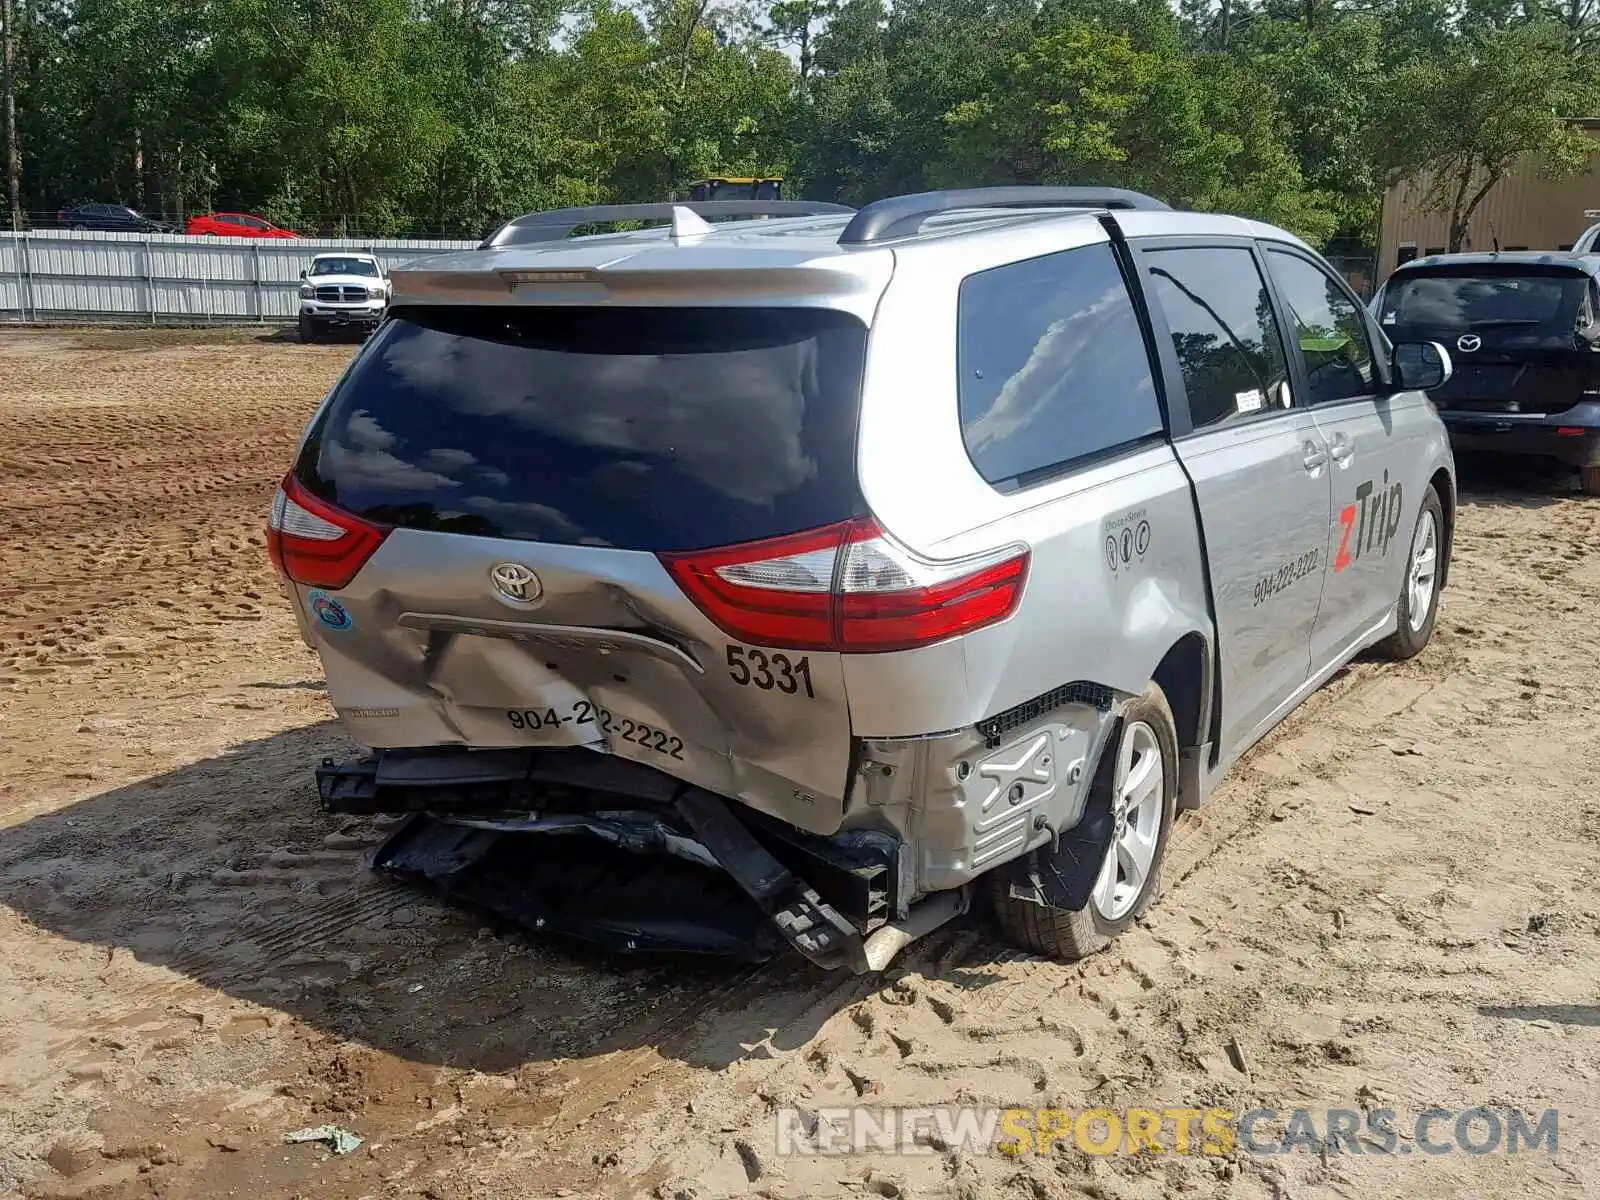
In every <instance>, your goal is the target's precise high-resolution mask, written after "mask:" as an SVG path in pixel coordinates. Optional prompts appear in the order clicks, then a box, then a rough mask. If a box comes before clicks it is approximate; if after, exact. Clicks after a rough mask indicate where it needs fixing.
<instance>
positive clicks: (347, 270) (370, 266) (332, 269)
mask: <svg viewBox="0 0 1600 1200" xmlns="http://www.w3.org/2000/svg"><path fill="white" fill-rule="evenodd" d="M310 273H311V274H313V275H365V276H367V277H368V278H371V279H377V278H378V266H377V264H376V263H373V262H369V261H368V260H366V259H364V258H318V259H315V260H313V261H312V263H311V272H310Z"/></svg>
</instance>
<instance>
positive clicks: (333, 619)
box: [306, 592, 355, 630]
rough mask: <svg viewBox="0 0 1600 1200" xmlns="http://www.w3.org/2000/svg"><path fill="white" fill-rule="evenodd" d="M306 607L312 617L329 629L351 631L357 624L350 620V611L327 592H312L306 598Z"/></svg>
mask: <svg viewBox="0 0 1600 1200" xmlns="http://www.w3.org/2000/svg"><path fill="white" fill-rule="evenodd" d="M306 605H307V607H309V608H310V609H311V614H312V616H314V617H316V618H317V620H319V621H321V622H322V623H323V624H324V625H326V626H327V627H328V628H329V629H341V630H342V629H349V628H350V627H351V626H352V625H354V624H355V622H354V621H353V620H351V619H350V610H349V609H347V608H346V607H345V606H344V605H343V604H341V603H340V602H339V601H338V600H336V599H334V598H333V597H332V596H330V595H328V593H327V592H312V593H311V594H310V595H309V596H307V597H306Z"/></svg>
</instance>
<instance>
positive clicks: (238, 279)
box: [0, 230, 477, 325]
mask: <svg viewBox="0 0 1600 1200" xmlns="http://www.w3.org/2000/svg"><path fill="white" fill-rule="evenodd" d="M475 245H477V243H476V242H462V241H420V240H409V239H400V238H390V239H382V238H377V239H364V240H363V239H357V238H300V239H295V240H290V239H287V238H285V239H268V238H211V237H184V236H180V235H176V234H167V235H159V234H152V235H148V236H147V235H144V234H134V233H79V232H73V231H68V230H37V231H34V232H31V233H0V322H6V321H10V322H48V321H60V322H67V321H113V322H124V323H140V324H149V325H157V324H165V325H175V324H185V325H188V324H204V323H208V322H215V323H218V324H237V323H243V322H267V321H273V322H282V321H293V320H294V318H295V315H296V314H297V313H298V312H299V288H300V272H301V270H303V269H304V268H305V267H306V266H307V265H308V264H309V263H310V262H311V259H312V257H313V256H314V255H317V254H321V253H325V252H328V251H339V250H345V251H350V250H367V251H371V252H372V253H373V254H376V255H377V256H378V258H379V260H380V261H381V262H383V264H384V265H385V266H386V267H394V266H398V265H400V264H401V263H406V262H411V261H413V260H415V259H418V258H426V257H427V256H428V255H430V254H441V253H444V252H445V251H449V250H470V249H471V248H472V247H474V246H475Z"/></svg>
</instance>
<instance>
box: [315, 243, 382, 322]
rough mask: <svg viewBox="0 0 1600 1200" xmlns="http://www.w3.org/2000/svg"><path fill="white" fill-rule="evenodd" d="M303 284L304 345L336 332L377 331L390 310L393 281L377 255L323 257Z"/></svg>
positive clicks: (316, 259)
mask: <svg viewBox="0 0 1600 1200" xmlns="http://www.w3.org/2000/svg"><path fill="white" fill-rule="evenodd" d="M300 280H301V282H300V340H301V341H303V342H312V341H315V340H316V339H317V338H318V337H319V336H321V335H322V334H325V333H327V332H328V331H329V330H331V329H335V328H350V327H352V326H355V327H360V328H365V329H368V330H371V329H376V328H377V326H378V323H379V322H380V321H382V320H383V314H384V312H385V310H387V309H388V307H389V279H388V276H386V275H385V274H384V271H383V264H382V263H380V262H379V261H378V259H377V256H376V255H372V254H353V253H349V252H341V253H338V254H319V255H317V256H316V257H315V258H314V259H312V260H311V265H310V266H309V267H307V268H306V269H305V270H304V271H301V272H300Z"/></svg>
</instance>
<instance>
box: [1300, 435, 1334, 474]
mask: <svg viewBox="0 0 1600 1200" xmlns="http://www.w3.org/2000/svg"><path fill="white" fill-rule="evenodd" d="M1301 449H1303V450H1304V451H1305V452H1306V453H1305V457H1304V458H1302V459H1301V460H1300V461H1301V462H1303V463H1304V464H1305V467H1306V470H1308V471H1310V472H1311V473H1312V474H1313V475H1314V474H1316V473H1317V472H1318V471H1320V470H1322V468H1323V467H1325V466H1327V465H1328V452H1327V451H1326V450H1324V449H1323V448H1322V446H1321V444H1320V443H1318V442H1311V441H1308V442H1306V443H1305V445H1304V446H1302V447H1301Z"/></svg>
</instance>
